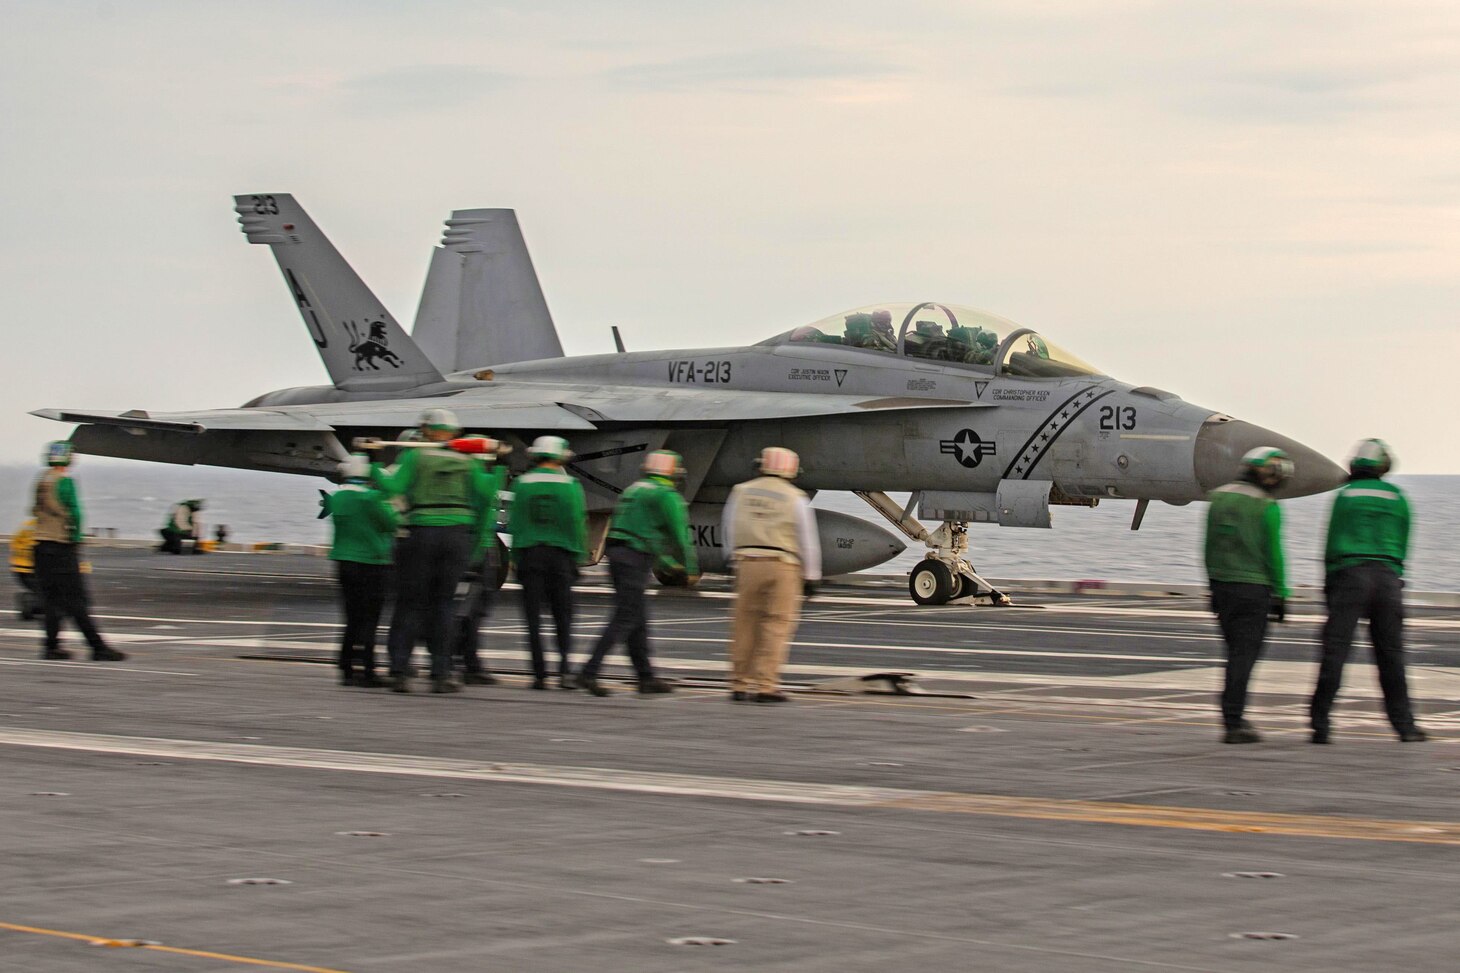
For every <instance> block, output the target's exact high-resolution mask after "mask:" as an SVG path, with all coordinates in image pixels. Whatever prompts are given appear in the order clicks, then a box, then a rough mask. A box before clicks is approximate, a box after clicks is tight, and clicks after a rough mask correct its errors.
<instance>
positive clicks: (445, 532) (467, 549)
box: [389, 526, 475, 679]
mask: <svg viewBox="0 0 1460 973" xmlns="http://www.w3.org/2000/svg"><path fill="white" fill-rule="evenodd" d="M474 543H475V538H474V537H473V531H472V528H470V527H467V526H454V527H412V528H411V529H410V533H409V534H408V535H407V536H406V538H405V540H403V541H401V542H400V544H398V545H397V546H396V552H395V557H396V565H395V567H396V592H397V594H396V599H395V611H394V612H393V613H392V615H391V617H390V641H389V649H390V674H391V675H393V676H409V675H410V674H411V653H412V652H413V651H414V649H415V647H416V636H417V633H420V632H424V633H425V636H426V648H427V649H428V650H429V651H430V653H431V678H432V679H449V678H450V677H451V668H452V667H451V649H452V638H451V635H452V632H451V615H452V611H451V601H452V596H453V595H454V594H455V593H456V583H457V582H458V581H460V580H461V576H462V575H463V574H464V573H466V565H467V561H468V560H469V559H470V558H471V550H472V545H473V544H474Z"/></svg>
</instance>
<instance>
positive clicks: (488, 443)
mask: <svg viewBox="0 0 1460 973" xmlns="http://www.w3.org/2000/svg"><path fill="white" fill-rule="evenodd" d="M472 438H474V439H479V440H482V443H481V452H480V453H478V454H477V455H478V457H479V458H480V462H482V464H483V468H484V469H485V470H486V471H487V477H488V479H489V481H490V484H491V487H490V488H491V496H490V497H489V498H488V500H487V505H486V507H485V508H484V509H483V511H482V517H481V519H480V520H479V521H478V522H477V543H476V547H475V549H474V553H473V554H472V557H471V561H470V563H469V564H468V566H467V569H466V574H465V576H463V578H462V580H461V582H460V583H459V584H458V585H457V593H456V599H455V604H454V609H453V616H454V617H453V618H452V640H453V643H454V644H453V647H452V655H453V657H455V658H456V659H457V660H459V661H460V664H461V670H462V672H461V682H462V685H466V686H493V685H496V683H497V677H496V676H494V675H492V674H491V673H490V672H489V671H488V670H487V667H486V666H485V665H484V664H483V663H482V658H481V655H480V654H478V651H477V646H478V643H479V639H480V635H479V634H478V629H480V628H481V624H482V619H484V618H486V617H487V615H488V613H490V612H491V610H492V595H493V592H495V591H496V590H497V588H498V586H499V584H498V578H499V575H498V570H497V569H498V566H499V565H500V564H501V563H502V562H501V561H500V557H501V549H500V547H499V546H498V544H497V512H498V510H499V509H500V501H501V495H502V489H503V488H504V487H505V486H506V483H507V467H506V464H504V463H499V462H497V457H498V456H500V455H504V454H505V453H508V452H511V447H510V446H504V445H502V444H500V443H498V442H497V441H496V440H495V439H488V438H487V437H485V436H482V437H472Z"/></svg>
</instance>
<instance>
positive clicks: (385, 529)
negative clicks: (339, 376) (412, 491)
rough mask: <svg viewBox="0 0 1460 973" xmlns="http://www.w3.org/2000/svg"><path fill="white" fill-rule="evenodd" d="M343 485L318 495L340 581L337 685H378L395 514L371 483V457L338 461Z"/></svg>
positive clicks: (396, 522)
mask: <svg viewBox="0 0 1460 973" xmlns="http://www.w3.org/2000/svg"><path fill="white" fill-rule="evenodd" d="M340 476H341V477H342V478H343V479H344V481H345V485H344V486H342V487H340V489H338V490H336V491H335V492H334V493H332V494H329V495H327V496H325V497H323V498H321V500H320V503H321V505H323V507H324V510H325V512H326V513H327V514H328V515H329V517H330V520H331V522H332V523H333V526H334V543H333V544H331V546H330V559H331V560H333V561H334V562H335V572H336V575H337V576H338V578H339V580H340V601H341V605H342V607H343V608H344V612H345V631H344V633H343V634H342V636H341V638H340V656H339V668H340V685H342V686H362V687H369V686H379V685H381V682H380V680H379V679H378V678H377V677H376V675H375V630H376V627H377V626H378V625H379V624H380V611H381V609H382V608H384V607H385V590H386V587H387V584H388V583H389V581H390V561H391V546H392V544H393V543H394V541H395V529H396V525H397V524H398V523H399V521H400V518H399V517H397V515H396V512H395V508H394V507H393V506H391V504H390V501H389V500H387V499H386V498H385V494H383V493H381V492H380V491H379V490H376V489H373V488H372V487H371V486H370V462H369V461H368V460H367V459H366V458H365V457H364V456H362V455H360V454H358V453H357V454H355V455H353V456H351V457H350V458H349V459H348V460H346V461H345V462H343V463H341V464H340Z"/></svg>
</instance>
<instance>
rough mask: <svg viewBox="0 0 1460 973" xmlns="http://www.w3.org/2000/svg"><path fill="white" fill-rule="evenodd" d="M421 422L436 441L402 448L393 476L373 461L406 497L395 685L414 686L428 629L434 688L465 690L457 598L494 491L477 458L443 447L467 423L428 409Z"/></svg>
mask: <svg viewBox="0 0 1460 973" xmlns="http://www.w3.org/2000/svg"><path fill="white" fill-rule="evenodd" d="M421 421H422V422H423V423H424V424H425V425H426V440H427V442H428V443H439V444H441V445H440V446H438V447H432V446H430V445H426V446H417V447H408V448H405V449H403V450H401V452H402V453H403V454H404V455H403V456H402V457H401V460H400V463H399V465H398V466H397V467H396V469H395V471H394V472H393V473H388V472H386V471H385V470H383V469H381V468H380V467H379V466H376V465H372V466H371V471H370V472H371V476H372V478H373V479H374V480H375V483H376V484H377V485H378V486H380V488H381V489H382V490H384V491H385V492H386V493H387V494H389V495H392V496H399V497H404V498H405V501H406V524H407V534H406V537H405V538H404V539H403V540H402V541H401V542H400V544H399V545H398V546H397V548H396V601H395V611H394V612H393V613H392V615H391V618H390V639H389V649H390V675H391V689H393V690H395V691H396V692H398V693H408V692H410V691H411V686H410V677H411V654H412V652H413V651H414V650H415V645H416V635H417V632H419V631H424V632H425V634H426V646H427V648H428V649H429V650H430V653H431V691H432V692H433V693H455V692H460V690H461V686H460V685H458V684H457V683H455V682H453V681H452V680H451V670H452V658H451V650H452V642H453V640H452V637H451V635H452V632H451V619H452V611H451V599H452V595H453V594H454V593H455V592H456V583H457V582H458V581H460V580H461V576H462V575H463V574H464V573H465V572H466V566H467V562H468V561H469V560H470V559H471V554H472V548H473V546H474V545H475V544H476V532H477V523H478V520H479V519H480V517H481V515H482V511H483V510H485V508H486V506H487V502H488V500H489V498H490V494H491V489H492V488H491V482H490V481H489V480H488V478H487V474H486V471H484V470H483V469H482V466H481V464H480V463H478V462H477V461H476V460H475V459H474V458H472V457H471V456H467V455H465V454H463V453H459V452H456V451H455V450H453V449H448V448H446V447H445V444H446V443H447V442H449V441H450V440H451V439H452V438H453V437H455V436H456V435H457V434H458V433H459V432H460V431H461V426H460V424H459V423H458V422H457V421H456V416H455V415H454V414H452V413H451V412H450V411H448V410H446V409H429V410H427V412H426V414H425V415H424V416H422V418H421Z"/></svg>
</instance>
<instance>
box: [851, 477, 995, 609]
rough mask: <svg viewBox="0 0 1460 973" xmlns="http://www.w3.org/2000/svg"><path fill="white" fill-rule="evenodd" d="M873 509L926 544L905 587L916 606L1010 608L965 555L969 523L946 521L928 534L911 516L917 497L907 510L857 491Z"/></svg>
mask: <svg viewBox="0 0 1460 973" xmlns="http://www.w3.org/2000/svg"><path fill="white" fill-rule="evenodd" d="M857 496H859V497H861V498H862V499H863V500H865V501H866V502H867V503H868V504H869V505H871V507H872V509H874V510H876V511H877V512H878V513H880V514H882V516H884V517H886V518H887V519H888V520H889V521H890V522H891V523H892V525H893V526H894V527H896V528H897V529H898V530H900V531H902V532H903V533H904V534H906V535H907V536H908V537H909V538H911V539H912V540H915V541H920V542H922V543H923V544H925V545H927V547H928V553H927V556H926V557H924V558H923V559H922V560H921V561H919V562H918V563H917V566H916V567H914V568H913V569H912V572H911V573H910V574H909V575H908V579H907V587H908V592H909V594H911V595H912V599H913V601H915V602H917V603H918V604H919V605H946V604H948V603H949V602H952V601H956V602H958V603H959V604H961V605H1011V604H1013V602H1012V601H1010V600H1009V596H1008V595H1006V594H1004V593H1003V592H1002V591H1000V590H998V589H997V588H995V587H994V586H993V585H991V584H989V583H988V581H986V580H985V579H984V578H983V577H981V576H980V575H979V573H978V572H977V571H975V570H974V569H973V565H972V564H970V563H968V561H967V560H966V559H965V557H964V555H965V554H966V553H967V551H968V524H967V523H965V522H963V521H956V520H945V521H944V522H943V525H942V526H941V527H939V528H938V529H937V530H934V531H932V532H929V531H928V529H927V528H926V527H925V526H923V524H922V523H921V522H919V521H918V520H916V519H914V518H913V516H912V508H913V504H914V503H915V502H916V501H917V494H914V495H913V497H912V499H911V500H909V501H908V505H907V509H902V508H900V507H898V506H897V504H895V503H893V502H892V498H891V497H889V496H887V494H885V493H873V492H862V491H857Z"/></svg>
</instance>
